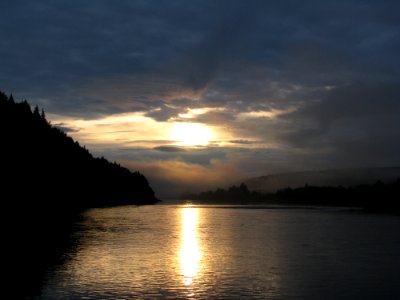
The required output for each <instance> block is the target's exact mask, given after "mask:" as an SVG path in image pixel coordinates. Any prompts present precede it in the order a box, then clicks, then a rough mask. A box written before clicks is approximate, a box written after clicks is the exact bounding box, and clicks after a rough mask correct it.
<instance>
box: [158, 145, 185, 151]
mask: <svg viewBox="0 0 400 300" xmlns="http://www.w3.org/2000/svg"><path fill="white" fill-rule="evenodd" d="M154 150H158V151H162V152H182V151H185V149H184V148H182V147H176V146H158V147H154Z"/></svg>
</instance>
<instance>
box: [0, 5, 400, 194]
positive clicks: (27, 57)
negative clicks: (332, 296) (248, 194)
mask: <svg viewBox="0 0 400 300" xmlns="http://www.w3.org/2000/svg"><path fill="white" fill-rule="evenodd" d="M0 9H1V11H3V12H6V13H5V14H4V15H3V16H2V18H1V20H0V35H1V37H2V38H1V40H0V65H1V70H0V82H1V84H2V86H1V87H0V88H1V89H4V91H5V92H7V93H10V92H12V93H13V94H14V96H15V98H16V99H20V100H23V99H25V98H26V99H28V100H29V101H30V102H31V103H32V104H33V105H36V104H37V105H39V106H40V107H43V108H44V109H45V111H46V113H47V115H48V116H49V118H50V119H51V120H52V121H53V122H54V123H59V124H60V125H61V126H64V127H65V130H67V131H68V132H69V133H70V134H71V135H72V136H74V137H75V138H77V139H78V140H79V142H81V143H83V144H87V145H89V147H90V149H94V151H95V152H96V153H99V154H101V155H105V156H106V157H110V158H116V159H119V160H126V161H129V160H132V161H135V162H138V161H141V160H143V161H144V162H146V163H145V164H144V163H143V164H142V166H143V167H146V168H147V169H148V170H150V171H151V172H158V171H160V170H163V172H164V173H165V174H166V171H165V169H164V168H162V166H161V162H162V161H172V162H174V164H175V166H176V167H177V168H178V167H179V168H180V170H184V169H185V168H186V167H187V169H189V167H193V168H194V169H196V170H197V173H196V174H205V171H204V170H208V171H210V170H212V171H215V172H217V174H219V171H217V166H218V167H221V170H227V171H229V170H228V167H227V166H228V165H231V166H232V167H233V168H235V169H237V170H239V173H240V172H243V173H245V174H255V173H257V172H259V173H267V174H268V173H271V172H276V171H279V170H285V171H289V170H301V168H303V169H310V168H311V169H315V168H323V167H331V166H338V167H339V166H349V165H352V166H358V165H360V166H362V165H364V166H365V165H368V166H370V165H372V164H382V165H385V164H386V165H393V164H399V163H400V162H399V159H400V158H399V155H398V153H399V152H400V146H399V142H398V141H399V140H400V137H399V132H400V124H399V118H398V116H399V103H400V101H399V99H398V95H399V94H400V93H399V92H400V90H399V88H398V87H399V86H400V84H399V82H398V81H399V80H398V78H400V60H399V59H398V53H400V38H399V37H400V22H399V18H398V13H397V12H398V11H399V10H400V2H399V1H391V0H383V1H382V0H372V1H345V0H343V1H341V0H340V1H334V2H329V3H327V2H326V1H317V0H310V1H306V2H300V1H278V2H277V1H275V2H271V1H261V0H252V1H247V2H244V1H236V0H229V1H228V0H227V1H212V0H209V1H208V0H201V1H200V0H195V1H184V0H171V1H165V2H159V1H130V0H120V1H114V2H112V1H106V0H87V1H84V2H82V1H77V0H71V1H47V0H38V1H27V0H21V1H3V2H1V3H0ZM196 112H197V113H196ZM199 112H201V113H199ZM132 116H135V118H136V119H135V120H133V121H132ZM176 121H185V122H195V123H204V124H206V125H208V126H210V128H211V127H212V129H213V130H215V132H216V133H220V135H219V136H217V137H216V138H215V140H216V141H214V143H213V144H212V147H211V146H210V145H209V147H205V149H194V148H185V151H179V149H180V148H178V147H175V146H173V141H168V140H169V139H171V138H170V137H169V135H170V132H169V129H170V128H171V126H172V125H173V122H176ZM61 123H63V124H61ZM71 129H73V130H77V129H79V131H71ZM255 141H257V143H255ZM166 145H167V146H166ZM228 146H229V147H228ZM152 161H154V165H152V166H153V167H150V165H151V162H152ZM215 161H220V164H218V163H216V162H215ZM156 162H157V163H156ZM197 165H200V167H197ZM225 165H226V169H224V167H225ZM170 166H172V163H171V165H170ZM202 168H205V169H202ZM188 171H189V170H188ZM201 172H203V173H201ZM177 173H178V172H177ZM150 175H152V174H150ZM154 176H156V175H154ZM221 176H222V175H221ZM194 177H195V176H193V178H194ZM215 180H216V181H218V180H217V179H215ZM188 186H189V184H188Z"/></svg>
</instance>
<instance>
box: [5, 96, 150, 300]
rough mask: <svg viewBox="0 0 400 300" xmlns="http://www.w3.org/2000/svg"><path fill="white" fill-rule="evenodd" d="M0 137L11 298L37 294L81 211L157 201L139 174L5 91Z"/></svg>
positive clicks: (65, 245) (7, 285)
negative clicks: (32, 289)
mask: <svg viewBox="0 0 400 300" xmlns="http://www.w3.org/2000/svg"><path fill="white" fill-rule="evenodd" d="M0 136H1V147H0V149H1V150H0V166H1V167H0V172H1V177H0V178H1V179H0V199H1V212H2V217H1V224H2V229H3V237H2V245H3V249H4V250H5V252H6V254H5V257H6V258H7V259H6V260H7V262H6V270H5V274H6V277H7V279H9V280H10V282H7V280H6V283H5V286H6V287H7V289H9V290H10V292H11V293H12V294H11V295H12V296H13V297H12V298H15V299H18V298H23V297H24V296H23V294H24V293H27V294H29V293H30V291H29V290H30V288H29V287H30V286H32V287H35V288H38V283H40V281H41V276H42V274H43V272H44V271H45V270H46V266H47V265H48V264H49V263H51V262H52V261H53V262H54V260H57V259H58V258H59V256H60V255H61V254H62V251H63V249H64V248H66V247H71V246H73V243H72V242H71V241H69V233H70V232H71V230H73V228H72V227H71V226H73V224H74V222H73V220H75V219H76V218H79V212H80V211H82V210H84V209H86V208H91V207H103V206H113V205H124V204H150V203H154V202H156V201H157V199H156V198H155V196H154V192H153V190H152V189H151V187H150V186H149V183H148V181H147V179H146V178H145V177H144V176H143V175H142V174H140V173H139V172H134V173H132V172H130V171H129V170H128V169H126V168H123V167H121V166H120V165H118V164H116V163H110V162H108V161H107V160H106V159H104V158H94V157H93V156H92V155H91V154H90V153H89V151H88V150H87V149H85V148H84V147H81V146H80V145H79V144H78V142H75V141H74V140H73V139H72V138H70V137H68V136H67V135H66V134H65V133H64V132H62V131H61V130H60V129H57V128H55V127H53V126H51V125H50V124H49V122H48V121H47V120H46V117H45V114H44V112H43V111H42V112H40V111H39V109H38V108H35V109H34V110H33V111H32V110H31V107H30V105H29V104H28V103H27V102H26V101H24V102H22V103H15V101H14V99H13V97H12V96H10V97H7V96H6V95H5V94H4V93H2V92H0ZM71 243H72V244H71ZM14 285H16V286H14ZM6 294H7V293H6Z"/></svg>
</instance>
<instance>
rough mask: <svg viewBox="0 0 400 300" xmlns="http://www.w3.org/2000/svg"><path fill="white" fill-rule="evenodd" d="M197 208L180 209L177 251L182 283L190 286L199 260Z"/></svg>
mask: <svg viewBox="0 0 400 300" xmlns="http://www.w3.org/2000/svg"><path fill="white" fill-rule="evenodd" d="M197 226H198V210H197V209H196V208H192V207H185V208H183V209H182V244H181V250H180V253H179V259H180V265H181V272H182V275H183V283H184V285H185V286H190V285H191V284H192V283H193V279H194V278H195V277H196V275H197V273H198V271H199V268H200V261H201V256H202V254H201V251H200V247H199V241H198V237H197Z"/></svg>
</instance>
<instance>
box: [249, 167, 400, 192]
mask: <svg viewBox="0 0 400 300" xmlns="http://www.w3.org/2000/svg"><path fill="white" fill-rule="evenodd" d="M397 178H400V167H387V168H359V169H337V170H325V171H307V172H296V173H282V174H273V175H267V176H261V177H255V178H250V179H247V180H245V181H244V182H245V184H246V185H247V187H248V188H249V190H251V191H257V192H264V193H274V192H276V191H277V190H280V189H284V188H286V187H291V188H298V187H303V186H305V185H306V184H307V185H311V186H316V187H318V186H343V187H350V186H356V185H360V184H374V183H376V182H377V181H378V180H380V181H382V182H384V183H391V182H394V181H395V180H396V179H397Z"/></svg>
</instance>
